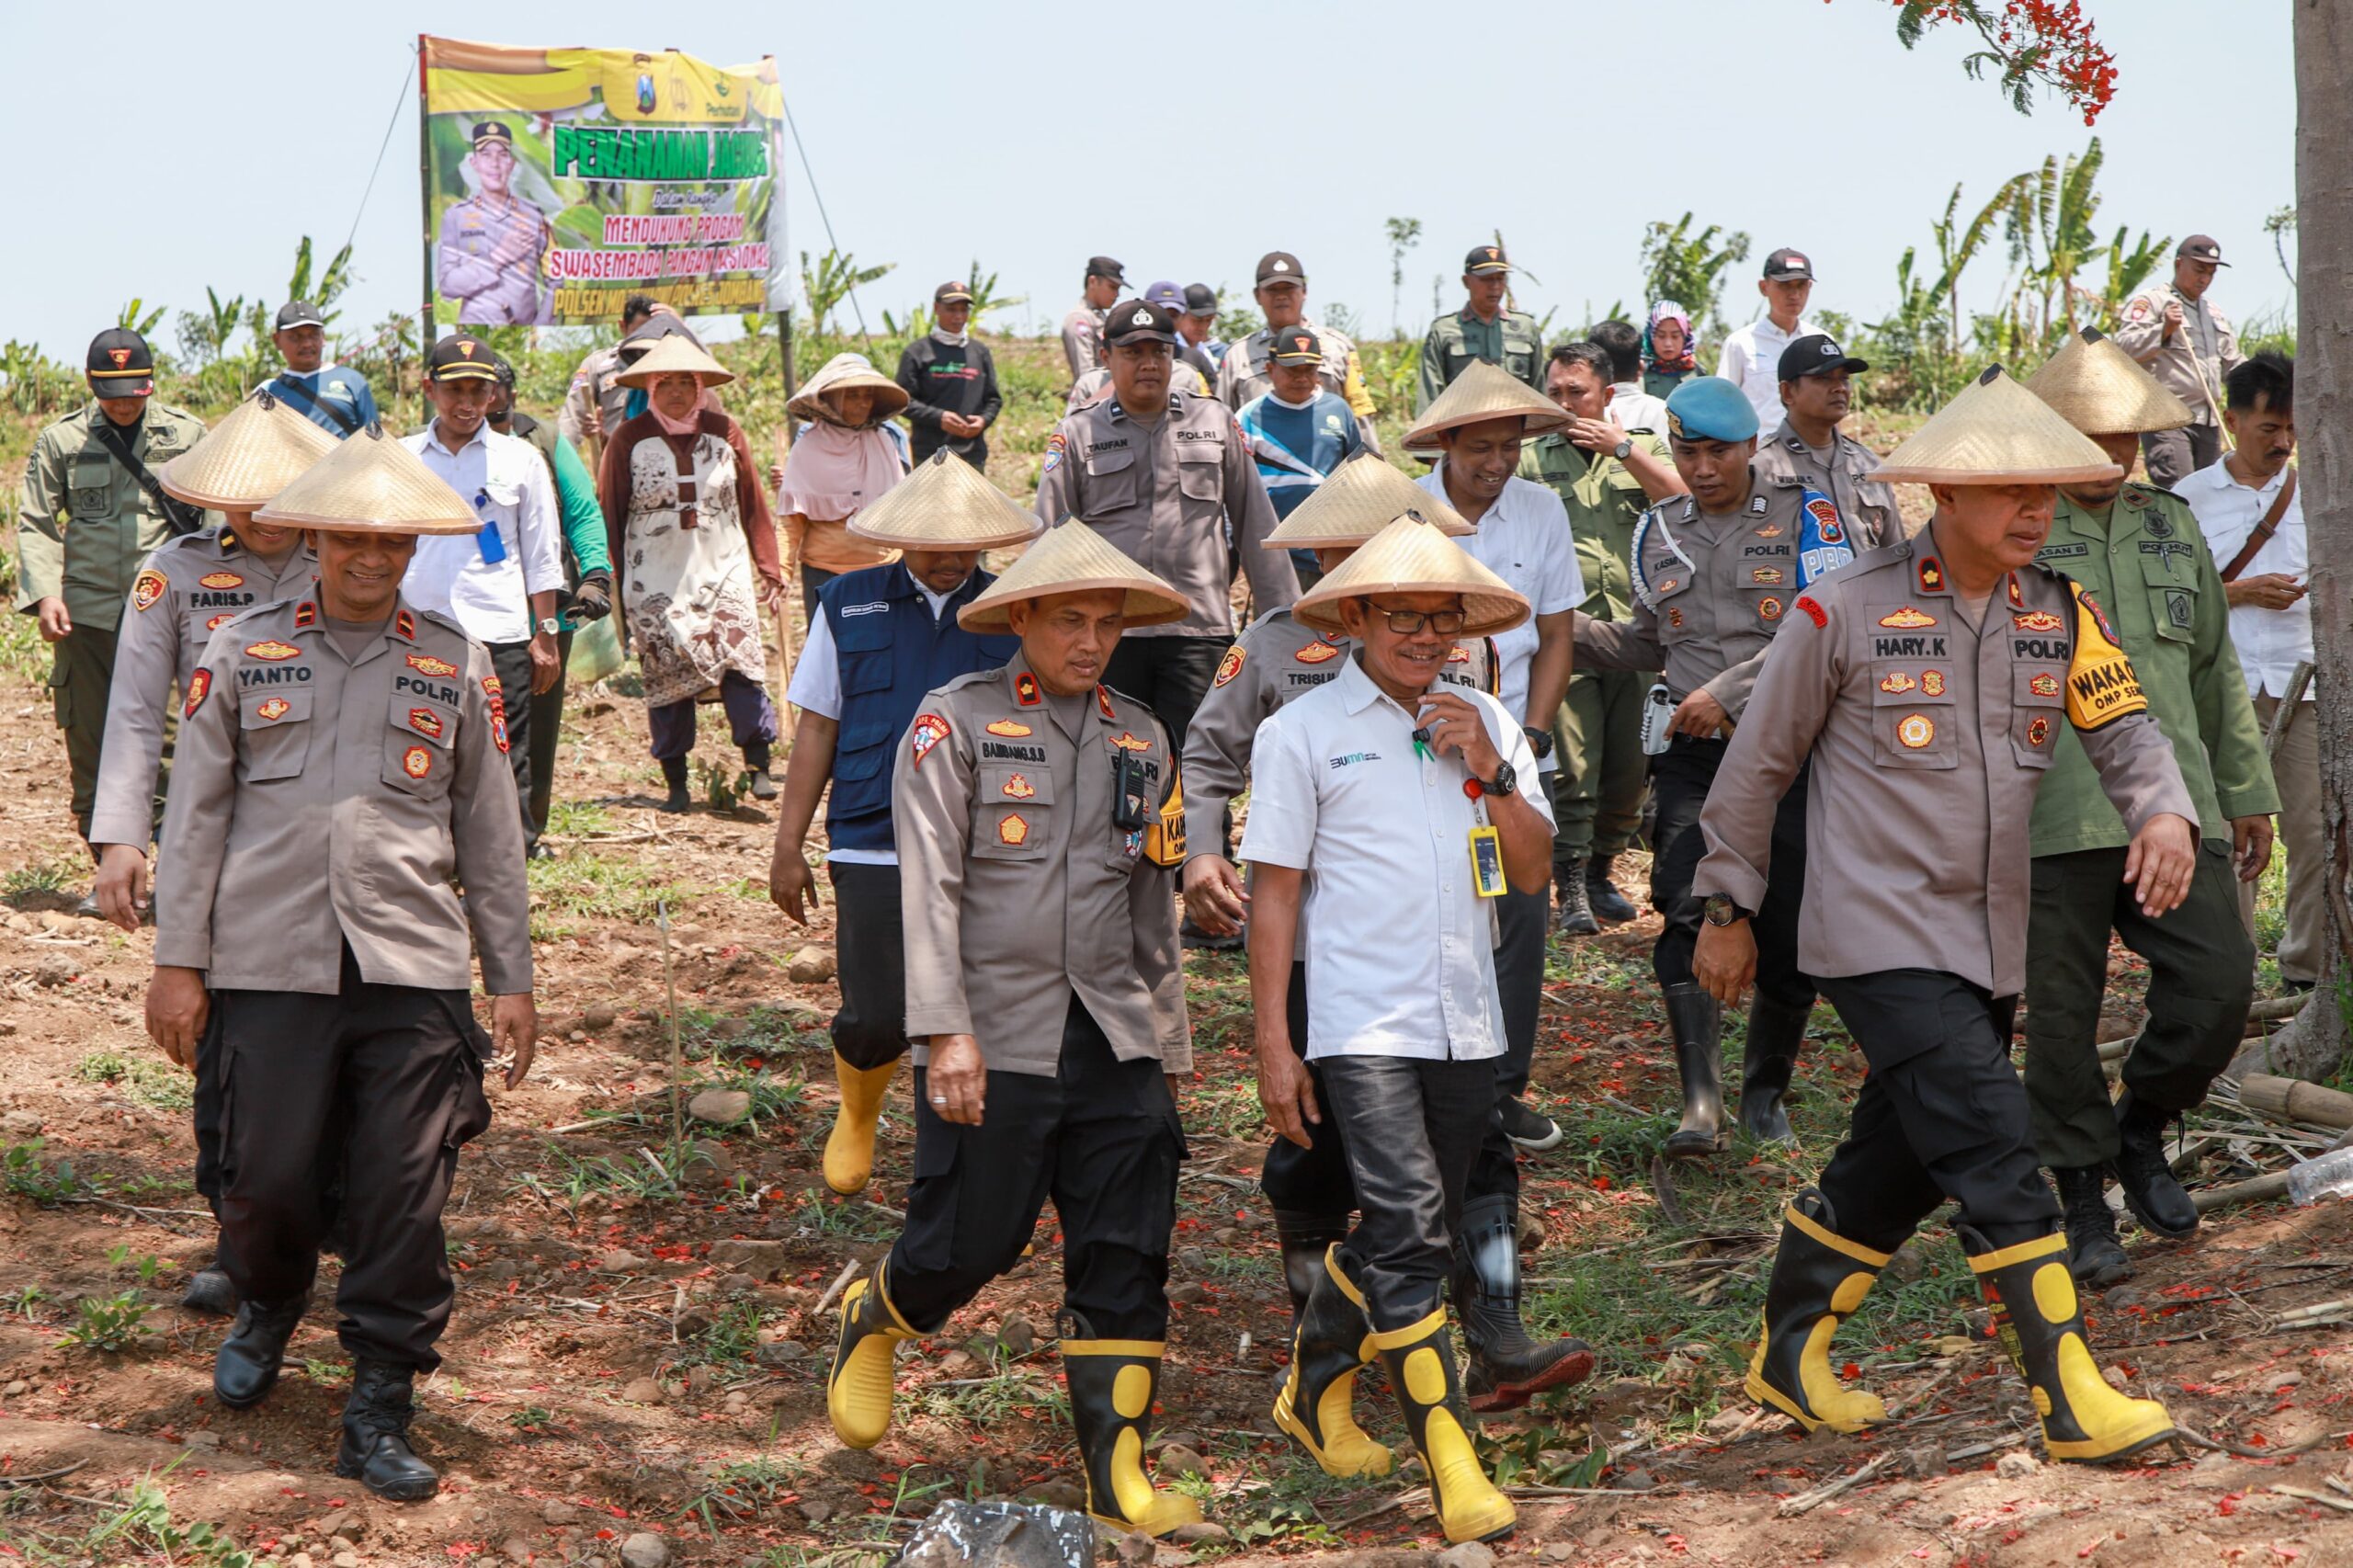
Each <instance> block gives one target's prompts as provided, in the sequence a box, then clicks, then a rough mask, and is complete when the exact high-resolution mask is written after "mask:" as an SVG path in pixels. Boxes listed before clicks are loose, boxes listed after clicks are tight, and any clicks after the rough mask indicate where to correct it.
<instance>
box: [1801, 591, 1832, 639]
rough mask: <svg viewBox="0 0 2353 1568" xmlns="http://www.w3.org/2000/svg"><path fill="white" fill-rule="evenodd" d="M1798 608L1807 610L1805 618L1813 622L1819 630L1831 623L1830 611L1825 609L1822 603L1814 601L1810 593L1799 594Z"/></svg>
mask: <svg viewBox="0 0 2353 1568" xmlns="http://www.w3.org/2000/svg"><path fill="white" fill-rule="evenodd" d="M1798 608H1800V609H1802V610H1803V611H1805V618H1806V619H1808V620H1810V621H1812V622H1813V624H1814V626H1815V628H1816V629H1817V630H1819V629H1821V628H1823V627H1826V626H1828V625H1829V624H1830V612H1829V611H1828V610H1825V609H1824V608H1822V607H1821V606H1820V605H1818V604H1816V603H1814V602H1813V597H1811V596H1809V595H1804V594H1801V595H1799V596H1798Z"/></svg>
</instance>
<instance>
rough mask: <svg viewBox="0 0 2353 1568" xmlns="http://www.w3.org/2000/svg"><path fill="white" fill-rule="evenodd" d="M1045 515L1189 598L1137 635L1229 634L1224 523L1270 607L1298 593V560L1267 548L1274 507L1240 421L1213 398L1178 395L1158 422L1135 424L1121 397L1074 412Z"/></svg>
mask: <svg viewBox="0 0 2353 1568" xmlns="http://www.w3.org/2000/svg"><path fill="white" fill-rule="evenodd" d="M1037 511H1038V517H1039V518H1040V520H1041V521H1042V522H1044V523H1045V525H1046V526H1047V527H1048V528H1052V527H1054V526H1055V525H1056V524H1058V523H1060V522H1061V521H1062V520H1063V518H1065V517H1077V518H1079V519H1080V520H1081V521H1083V522H1085V523H1086V524H1087V525H1088V526H1089V527H1091V528H1094V529H1095V530H1096V531H1097V532H1098V533H1100V534H1101V535H1102V536H1103V537H1104V538H1105V539H1106V540H1109V541H1110V542H1111V544H1112V545H1114V546H1115V547H1117V548H1118V549H1119V550H1120V551H1124V552H1126V554H1127V555H1128V556H1129V557H1130V558H1131V560H1133V561H1135V562H1138V563H1140V564H1141V565H1142V566H1143V567H1145V568H1146V569H1147V570H1149V571H1152V572H1155V573H1157V574H1159V575H1160V576H1161V577H1162V578H1163V579H1164V580H1165V582H1167V583H1168V584H1169V585H1170V586H1172V587H1174V588H1175V589H1176V591H1177V592H1179V593H1181V594H1183V595H1184V596H1185V598H1186V602H1187V603H1188V605H1189V606H1190V607H1191V608H1190V611H1189V613H1188V614H1187V615H1186V617H1185V619H1182V620H1180V621H1176V622H1174V623H1173V624H1170V625H1167V626H1146V627H1140V628H1138V629H1136V630H1135V631H1130V632H1128V633H1127V635H1128V636H1130V637H1231V636H1233V607H1232V605H1231V603H1230V601H1229V599H1228V597H1227V584H1228V582H1229V581H1230V579H1229V577H1228V574H1227V567H1226V553H1225V522H1226V519H1227V518H1229V517H1230V518H1232V519H1233V542H1234V544H1235V546H1236V547H1237V548H1238V549H1240V551H1242V569H1243V570H1244V571H1245V573H1247V574H1249V577H1250V591H1251V593H1252V594H1253V595H1255V596H1256V598H1257V601H1258V608H1260V609H1262V610H1265V609H1275V608H1280V607H1281V606H1283V605H1287V604H1289V603H1290V602H1291V600H1293V599H1295V598H1297V597H1299V574H1298V573H1296V572H1294V571H1292V570H1291V565H1290V555H1289V553H1287V552H1286V551H1279V550H1261V549H1260V548H1259V547H1258V541H1259V540H1262V539H1264V538H1266V536H1267V534H1269V533H1271V532H1272V531H1274V527H1275V522H1276V518H1275V506H1274V503H1273V502H1271V501H1269V500H1267V486H1266V483H1265V482H1264V481H1263V480H1261V479H1260V478H1259V477H1258V464H1257V462H1256V460H1255V459H1253V458H1252V457H1251V455H1250V447H1249V443H1248V442H1246V441H1245V440H1244V439H1243V437H1242V431H1241V429H1240V427H1239V426H1236V425H1235V424H1234V422H1233V413H1232V412H1231V411H1230V410H1228V409H1227V408H1226V406H1225V404H1223V403H1220V402H1218V401H1217V400H1216V399H1215V398H1206V397H1191V396H1188V395H1187V394H1185V393H1184V392H1171V393H1170V394H1169V397H1168V412H1167V413H1165V414H1164V415H1161V417H1160V419H1159V421H1158V422H1157V423H1155V424H1152V425H1146V424H1144V423H1142V421H1139V420H1136V419H1133V418H1131V417H1130V416H1129V415H1128V411H1127V410H1126V409H1125V408H1124V407H1122V406H1121V405H1120V400H1119V398H1118V397H1116V396H1113V397H1107V398H1105V399H1104V400H1103V401H1102V402H1100V403H1090V404H1089V405H1087V406H1086V407H1085V408H1082V409H1079V410H1078V411H1077V412H1076V413H1074V414H1069V415H1064V416H1063V422H1062V423H1061V424H1059V425H1057V426H1054V433H1053V434H1052V435H1051V436H1050V437H1047V438H1046V460H1045V464H1044V467H1043V468H1042V469H1041V470H1040V473H1039V477H1038V505H1037Z"/></svg>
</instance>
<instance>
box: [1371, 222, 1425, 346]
mask: <svg viewBox="0 0 2353 1568" xmlns="http://www.w3.org/2000/svg"><path fill="white" fill-rule="evenodd" d="M1381 229H1382V231H1383V232H1384V233H1387V234H1388V236H1389V330H1390V331H1391V332H1392V333H1393V334H1395V335H1398V336H1400V337H1402V336H1404V333H1405V321H1404V315H1405V303H1404V301H1405V253H1406V252H1407V251H1410V250H1412V249H1413V248H1414V246H1415V244H1419V243H1420V241H1421V237H1422V221H1421V220H1420V219H1419V218H1392V219H1390V220H1389V221H1388V222H1385V223H1383V224H1382V225H1381Z"/></svg>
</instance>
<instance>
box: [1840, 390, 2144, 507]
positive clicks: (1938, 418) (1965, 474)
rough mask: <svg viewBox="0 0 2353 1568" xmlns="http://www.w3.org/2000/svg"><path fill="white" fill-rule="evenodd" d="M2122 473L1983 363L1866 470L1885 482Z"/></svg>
mask: <svg viewBox="0 0 2353 1568" xmlns="http://www.w3.org/2000/svg"><path fill="white" fill-rule="evenodd" d="M2123 474H2124V471H2123V470H2122V469H2120V468H2119V467H2117V466H2116V465H2115V464H2114V463H2112V462H2110V461H2109V460H2108V454H2107V453H2106V452H2103V451H2101V450H2100V449H2098V448H2097V447H2096V446H2094V445H2092V442H2091V438H2090V437H2087V436H2086V435H2085V434H2083V432H2081V431H2079V430H2077V429H2076V428H2075V426H2072V425H2070V424H2068V423H2067V422H2066V421H2065V420H2064V419H2062V418H2060V417H2059V415H2058V414H2057V413H2056V412H2054V411H2053V410H2052V406H2051V405H2050V404H2049V403H2045V402H2043V401H2042V400H2041V399H2040V398H2039V397H2037V396H2035V395H2034V394H2033V393H2032V392H2029V391H2027V390H2026V388H2024V387H2023V386H2020V385H2019V384H2018V382H2016V381H2012V380H2010V378H2009V377H2008V376H2006V375H2005V374H2004V373H2003V371H2002V368H2001V367H2000V366H1999V365H1989V366H1987V367H1986V368H1985V373H1984V375H1982V376H1979V377H1978V378H1977V380H1976V381H1972V383H1970V384H1969V385H1968V386H1965V387H1963V388H1961V392H1959V393H1958V394H1957V395H1956V396H1955V397H1954V398H1953V400H1952V401H1951V402H1950V403H1946V404H1945V405H1944V406H1943V407H1942V408H1939V409H1938V410H1937V411H1936V413H1934V414H1932V415H1929V416H1928V422H1927V424H1926V425H1923V426H1920V428H1919V429H1917V430H1915V431H1914V432H1913V433H1912V438H1911V439H1910V440H1908V441H1906V442H1904V444H1903V445H1902V446H1900V447H1898V448H1896V449H1895V455H1894V456H1893V457H1891V458H1889V459H1888V460H1887V461H1886V462H1885V463H1883V464H1881V466H1880V468H1879V469H1878V470H1877V471H1876V472H1873V473H1872V475H1871V477H1872V478H1873V479H1879V480H1884V481H1886V482H1887V483H1891V484H2094V483H2098V482H2099V481H2101V480H2104V479H2120V478H2122V477H2123Z"/></svg>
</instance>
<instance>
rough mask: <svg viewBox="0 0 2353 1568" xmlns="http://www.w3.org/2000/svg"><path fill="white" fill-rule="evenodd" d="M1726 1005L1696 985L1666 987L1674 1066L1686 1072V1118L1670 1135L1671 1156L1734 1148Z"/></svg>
mask: <svg viewBox="0 0 2353 1568" xmlns="http://www.w3.org/2000/svg"><path fill="white" fill-rule="evenodd" d="M1723 1021H1724V1013H1723V1006H1722V1004H1721V1003H1719V1002H1718V1001H1717V1000H1716V999H1715V998H1714V997H1712V996H1711V995H1709V994H1707V993H1706V992H1705V991H1702V990H1700V989H1699V986H1697V985H1689V984H1687V985H1670V986H1668V987H1667V988H1666V1022H1667V1027H1668V1028H1671V1029H1673V1030H1674V1031H1675V1069H1676V1071H1677V1073H1679V1074H1682V1076H1683V1122H1682V1125H1680V1126H1678V1127H1677V1128H1676V1130H1675V1131H1673V1132H1671V1133H1669V1134H1668V1135H1667V1140H1666V1157H1667V1158H1668V1159H1670V1160H1703V1159H1706V1158H1707V1157H1708V1156H1709V1155H1711V1154H1719V1153H1722V1152H1723V1151H1724V1150H1726V1149H1728V1148H1730V1147H1731V1146H1732V1132H1731V1130H1730V1129H1728V1128H1726V1127H1725V1126H1724V1091H1723V1084H1722V1078H1721V1075H1720V1074H1721V1071H1722V1068H1721V1057H1722V1052H1721V1051H1719V1049H1718V1045H1717V1040H1718V1036H1719V1035H1720V1034H1721V1033H1722V1029H1723Z"/></svg>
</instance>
